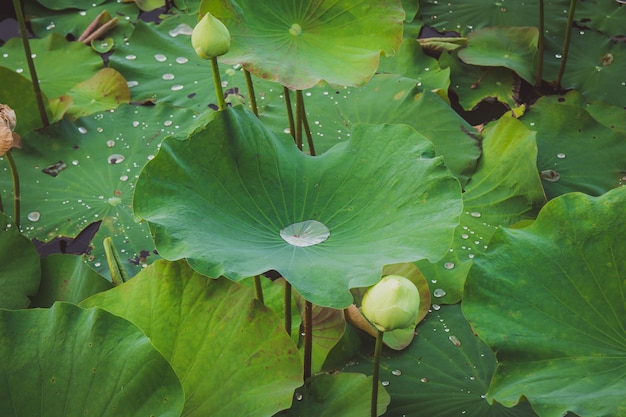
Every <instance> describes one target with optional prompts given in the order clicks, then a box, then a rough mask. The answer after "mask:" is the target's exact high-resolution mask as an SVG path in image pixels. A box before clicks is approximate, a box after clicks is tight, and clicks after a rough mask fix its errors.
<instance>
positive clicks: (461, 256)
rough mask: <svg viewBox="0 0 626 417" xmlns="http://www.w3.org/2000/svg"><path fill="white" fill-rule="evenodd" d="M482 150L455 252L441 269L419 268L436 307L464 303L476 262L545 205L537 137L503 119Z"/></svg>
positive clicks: (424, 265)
mask: <svg viewBox="0 0 626 417" xmlns="http://www.w3.org/2000/svg"><path fill="white" fill-rule="evenodd" d="M482 145H483V155H482V157H481V159H480V161H479V163H478V169H477V170H476V173H475V174H474V175H473V176H472V178H471V180H470V182H469V184H468V185H467V186H466V187H465V193H463V203H464V213H463V214H462V215H461V223H460V225H459V226H458V227H457V229H456V231H455V235H454V241H453V245H452V250H451V251H450V252H449V253H447V254H446V255H445V256H444V257H443V258H442V259H441V260H440V261H439V262H437V263H436V264H431V263H429V262H426V261H420V262H418V264H417V266H418V267H419V268H420V270H421V271H422V273H424V275H425V276H426V278H427V279H428V280H430V281H431V283H432V284H431V290H432V291H433V296H434V299H433V300H434V302H435V303H456V302H458V301H460V300H461V294H462V292H463V284H464V282H465V277H466V276H467V272H468V270H469V268H470V266H471V265H472V261H473V259H475V258H478V257H482V256H484V255H483V254H484V251H485V249H486V247H487V246H488V245H489V241H490V240H491V236H493V233H494V232H495V230H496V228H497V227H498V226H508V225H510V224H513V223H517V222H518V221H520V220H522V219H524V218H525V217H529V216H530V217H532V216H533V214H534V212H535V210H536V209H537V208H538V207H539V206H541V205H542V204H543V202H544V195H543V189H542V187H541V181H540V179H539V175H538V173H537V168H536V160H537V143H536V141H535V133H534V132H532V131H530V130H529V129H527V128H526V127H525V126H524V125H523V124H522V123H521V122H520V121H518V120H516V119H514V118H512V117H503V118H501V119H500V120H499V121H498V122H496V123H495V124H494V125H491V126H489V127H488V128H487V129H486V130H485V131H484V139H483V142H482Z"/></svg>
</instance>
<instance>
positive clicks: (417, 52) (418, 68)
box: [378, 38, 450, 93]
mask: <svg viewBox="0 0 626 417" xmlns="http://www.w3.org/2000/svg"><path fill="white" fill-rule="evenodd" d="M378 73H379V74H380V73H389V74H400V75H403V76H405V77H407V78H412V79H415V80H416V81H417V82H416V85H417V86H418V87H422V89H424V90H431V91H433V90H438V89H441V90H443V91H445V92H446V93H447V90H448V87H449V86H450V71H449V70H447V69H442V68H441V67H440V66H439V62H437V60H436V59H435V58H433V57H430V56H428V55H426V53H425V52H424V50H423V49H422V46H421V45H420V43H419V42H418V41H417V39H412V38H405V39H403V40H402V44H400V49H399V50H398V52H397V53H396V54H395V55H394V56H392V57H384V58H382V59H381V60H380V65H379V67H378Z"/></svg>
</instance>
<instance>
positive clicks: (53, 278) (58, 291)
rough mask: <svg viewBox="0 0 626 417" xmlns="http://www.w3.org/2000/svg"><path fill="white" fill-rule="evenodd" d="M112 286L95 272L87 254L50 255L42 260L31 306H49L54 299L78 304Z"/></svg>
mask: <svg viewBox="0 0 626 417" xmlns="http://www.w3.org/2000/svg"><path fill="white" fill-rule="evenodd" d="M111 288H113V284H112V283H111V282H110V281H108V280H106V279H105V278H104V277H102V276H101V275H99V274H98V273H97V272H96V271H94V270H93V269H92V268H91V267H90V266H89V265H88V264H87V263H86V262H85V257H84V256H76V255H61V254H57V255H49V256H46V257H45V258H42V259H41V284H40V285H39V290H38V291H37V294H36V295H35V296H34V297H33V300H32V305H31V306H30V307H50V306H52V304H54V302H55V301H67V302H70V303H75V304H78V303H79V302H81V301H83V300H84V299H85V298H87V297H89V296H91V295H93V294H96V293H99V292H101V291H106V290H109V289H111Z"/></svg>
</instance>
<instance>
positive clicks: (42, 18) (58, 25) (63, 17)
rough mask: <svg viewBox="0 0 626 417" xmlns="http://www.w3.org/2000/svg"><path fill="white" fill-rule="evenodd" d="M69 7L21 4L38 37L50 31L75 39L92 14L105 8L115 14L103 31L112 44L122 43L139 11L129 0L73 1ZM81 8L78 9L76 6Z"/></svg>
mask: <svg viewBox="0 0 626 417" xmlns="http://www.w3.org/2000/svg"><path fill="white" fill-rule="evenodd" d="M48 2H49V3H57V2H56V0H48ZM69 3H72V5H71V6H70V8H67V9H63V10H58V11H52V10H49V9H47V8H44V7H43V6H40V5H39V4H38V3H37V2H33V1H29V2H26V4H25V5H24V9H25V13H26V14H27V15H28V16H31V18H30V19H29V22H30V27H31V28H32V31H33V32H34V33H35V35H37V37H39V38H45V37H46V36H48V35H49V34H50V33H58V34H60V35H61V36H63V37H66V36H67V37H68V39H70V38H73V39H78V38H79V37H80V35H82V33H83V32H84V31H85V29H87V27H88V26H89V25H90V24H91V23H92V22H93V21H94V20H95V19H96V17H97V16H98V15H99V14H100V13H102V12H104V11H106V12H107V13H108V14H109V16H111V18H114V17H118V18H119V20H118V23H117V25H116V26H115V28H113V29H112V30H111V31H109V32H107V33H106V36H107V37H113V39H114V40H115V44H116V45H120V44H123V43H124V39H125V38H127V37H128V36H129V35H130V34H131V33H132V31H133V25H132V23H133V22H134V21H135V19H136V18H137V15H138V14H139V9H137V6H135V5H134V4H132V3H130V4H129V3H126V2H117V1H111V0H108V1H105V2H104V3H103V2H99V3H103V4H99V5H96V6H94V4H95V3H96V2H91V1H87V2H84V3H83V4H80V3H79V4H76V2H74V1H69ZM77 9H82V10H77Z"/></svg>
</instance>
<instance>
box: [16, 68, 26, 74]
mask: <svg viewBox="0 0 626 417" xmlns="http://www.w3.org/2000/svg"><path fill="white" fill-rule="evenodd" d="M15 72H17V73H18V74H21V73H23V72H24V68H17V69H16V70H15Z"/></svg>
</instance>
